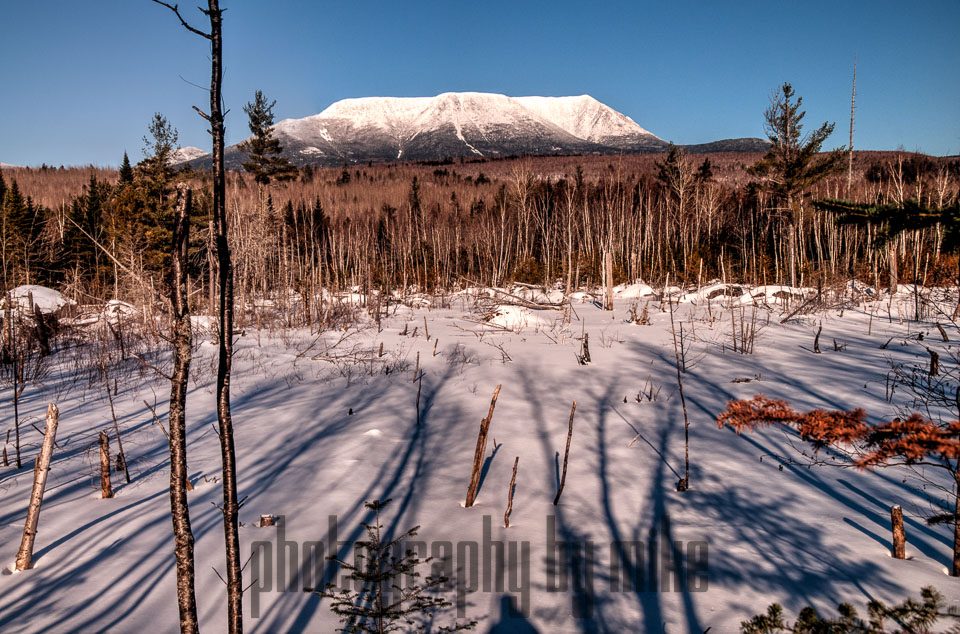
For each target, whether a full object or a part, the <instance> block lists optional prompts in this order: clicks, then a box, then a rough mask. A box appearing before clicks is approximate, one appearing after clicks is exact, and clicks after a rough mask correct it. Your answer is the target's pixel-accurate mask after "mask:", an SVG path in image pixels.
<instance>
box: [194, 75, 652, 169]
mask: <svg viewBox="0 0 960 634" xmlns="http://www.w3.org/2000/svg"><path fill="white" fill-rule="evenodd" d="M274 131H275V134H276V136H277V137H278V138H279V139H280V142H281V144H282V145H283V147H284V151H285V154H286V155H287V157H288V158H289V159H290V160H292V161H293V162H294V163H297V164H299V165H303V164H319V165H341V164H343V163H354V162H365V161H396V160H436V159H442V158H455V157H471V156H472V157H497V156H510V155H521V154H525V155H547V154H589V153H615V152H620V151H628V152H644V151H658V150H662V149H663V148H664V147H665V146H666V143H664V142H663V141H662V140H660V139H659V138H657V137H656V136H655V135H653V134H652V133H650V132H648V131H647V130H645V129H644V128H642V127H640V126H639V125H637V124H636V123H635V122H634V121H633V120H632V119H630V118H629V117H627V116H625V115H623V114H621V113H619V112H617V111H616V110H613V109H612V108H610V107H608V106H605V105H604V104H602V103H600V102H599V101H597V100H596V99H594V98H592V97H590V96H588V95H582V96H579V97H508V96H506V95H499V94H493V93H480V92H459V93H454V92H451V93H443V94H440V95H437V96H436V97H365V98H359V99H344V100H342V101H338V102H336V103H334V104H332V105H331V106H329V107H328V108H327V109H326V110H324V111H323V112H321V113H320V114H317V115H313V116H310V117H305V118H303V119H285V120H283V121H280V122H279V123H277V125H276V126H275V128H274ZM243 158H244V157H243V156H242V153H241V152H240V151H239V150H238V148H237V146H236V145H233V146H231V147H229V148H227V154H226V160H227V166H228V167H231V168H235V167H238V166H239V164H240V162H241V161H242V160H243ZM197 162H209V156H208V157H206V159H205V160H199V161H197Z"/></svg>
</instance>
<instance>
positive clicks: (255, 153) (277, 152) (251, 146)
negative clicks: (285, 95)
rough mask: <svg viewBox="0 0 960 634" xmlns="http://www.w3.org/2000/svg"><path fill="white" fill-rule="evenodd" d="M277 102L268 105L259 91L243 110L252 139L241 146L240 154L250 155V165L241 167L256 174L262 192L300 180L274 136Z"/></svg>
mask: <svg viewBox="0 0 960 634" xmlns="http://www.w3.org/2000/svg"><path fill="white" fill-rule="evenodd" d="M275 105H277V102H276V100H274V101H271V102H270V103H267V98H266V97H264V96H263V92H262V91H260V90H258V91H256V92H255V93H254V95H253V101H252V102H249V103H247V105H245V106H244V107H243V111H244V112H246V113H247V117H248V118H249V121H248V123H247V125H248V127H249V128H250V133H251V134H252V135H253V136H251V137H250V138H249V139H247V140H246V141H244V142H243V143H241V144H240V150H241V151H243V152H246V153H247V157H248V158H249V160H248V161H245V162H243V163H242V165H243V169H245V170H247V171H248V172H250V173H251V174H253V178H254V180H255V181H256V182H257V185H259V186H260V187H261V189H262V187H263V186H265V185H268V184H269V183H270V182H271V181H274V180H277V181H284V180H290V179H293V178H296V177H297V168H296V166H295V165H293V164H292V163H291V162H290V161H288V160H287V159H286V158H284V156H283V155H282V154H283V147H282V146H281V145H280V140H279V139H277V138H276V137H274V136H273V107H274V106H275Z"/></svg>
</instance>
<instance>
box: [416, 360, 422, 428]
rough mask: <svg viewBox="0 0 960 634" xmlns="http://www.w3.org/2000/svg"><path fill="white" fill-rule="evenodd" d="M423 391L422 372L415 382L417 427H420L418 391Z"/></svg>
mask: <svg viewBox="0 0 960 634" xmlns="http://www.w3.org/2000/svg"><path fill="white" fill-rule="evenodd" d="M421 389H423V372H421V373H420V380H418V381H417V426H418V427H419V426H420V390H421Z"/></svg>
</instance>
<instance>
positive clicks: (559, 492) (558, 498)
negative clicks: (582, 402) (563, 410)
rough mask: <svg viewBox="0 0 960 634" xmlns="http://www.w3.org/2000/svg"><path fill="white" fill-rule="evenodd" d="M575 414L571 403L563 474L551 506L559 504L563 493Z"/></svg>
mask: <svg viewBox="0 0 960 634" xmlns="http://www.w3.org/2000/svg"><path fill="white" fill-rule="evenodd" d="M576 413H577V402H576V401H574V402H573V407H571V408H570V422H569V423H567V448H566V449H564V450H563V473H562V474H561V475H560V486H559V487H558V488H557V496H556V497H555V498H553V505H554V506H556V505H557V504H559V503H560V494H561V493H563V485H564V484H565V483H566V482H567V460H568V459H569V458H570V441H571V440H572V439H573V415H574V414H576Z"/></svg>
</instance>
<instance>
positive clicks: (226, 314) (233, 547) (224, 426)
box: [153, 0, 243, 634]
mask: <svg viewBox="0 0 960 634" xmlns="http://www.w3.org/2000/svg"><path fill="white" fill-rule="evenodd" d="M153 2H156V3H157V4H160V5H162V6H165V7H167V8H168V9H170V10H171V11H172V12H173V13H174V14H175V15H176V16H177V19H179V20H180V24H182V25H183V27H184V28H186V29H187V30H188V31H190V32H191V33H194V34H196V35H199V36H200V37H203V38H205V39H207V40H209V41H210V66H211V75H210V113H209V114H206V113H204V112H202V111H201V110H200V109H199V108H196V107H194V109H195V110H197V112H199V113H200V116H202V117H203V118H204V119H206V120H207V121H208V122H209V124H210V134H211V135H212V136H213V223H214V231H215V234H216V235H215V246H216V256H217V267H218V281H219V286H220V306H219V322H220V323H219V326H220V328H219V330H220V337H219V339H220V349H219V360H218V364H217V419H218V421H219V424H220V429H219V433H220V453H221V459H222V461H223V506H222V507H221V511H222V513H223V528H224V541H225V546H226V565H227V570H226V572H227V629H228V631H229V632H230V634H239V633H240V632H242V631H243V605H242V598H243V570H242V566H241V564H240V529H239V516H240V504H239V503H238V501H237V464H236V451H235V449H234V440H233V420H232V418H231V414H230V366H231V357H232V356H233V265H232V263H231V260H230V247H229V244H228V242H227V209H226V177H225V172H224V161H223V149H224V124H223V105H222V103H221V102H222V99H221V94H222V92H221V91H222V85H223V37H222V26H223V10H221V9H220V3H219V0H207V9H201V12H202V13H203V14H204V15H205V16H206V17H207V18H208V19H209V20H210V31H209V32H204V31H201V30H199V29H196V28H194V27H192V26H191V25H190V24H188V23H187V21H186V20H184V19H183V16H181V15H180V11H179V10H178V9H177V5H175V4H173V5H171V4H168V3H166V2H163V1H162V0H153Z"/></svg>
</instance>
